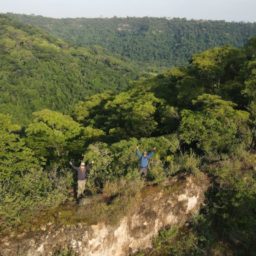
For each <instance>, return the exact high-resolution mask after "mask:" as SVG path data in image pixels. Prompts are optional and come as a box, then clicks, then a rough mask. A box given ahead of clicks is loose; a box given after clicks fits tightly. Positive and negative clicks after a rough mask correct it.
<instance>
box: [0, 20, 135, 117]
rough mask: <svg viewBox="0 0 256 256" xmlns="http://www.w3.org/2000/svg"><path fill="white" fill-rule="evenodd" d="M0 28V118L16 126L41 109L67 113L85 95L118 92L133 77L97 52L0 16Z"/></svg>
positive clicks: (114, 59)
mask: <svg viewBox="0 0 256 256" xmlns="http://www.w3.org/2000/svg"><path fill="white" fill-rule="evenodd" d="M0 26H1V30H0V112H3V113H10V114H12V115H13V116H14V117H15V118H16V119H18V120H19V121H22V122H24V121H25V120H26V119H27V118H28V116H29V115H30V114H31V113H32V112H33V111H36V110H39V109H41V108H45V107H47V108H51V109H55V110H59V111H63V112H67V111H68V110H69V109H70V107H72V106H73V104H74V103H75V102H77V100H79V99H82V98H84V96H85V95H91V94H93V93H95V92H100V91H103V90H106V89H112V90H121V89H123V88H126V87H127V86H128V84H129V81H130V80H131V79H134V78H136V77H137V75H136V71H135V68H134V67H133V66H132V64H129V63H127V62H125V61H124V60H122V59H120V58H119V57H115V56H113V55H108V54H107V53H106V52H105V51H104V50H103V49H101V48H100V47H93V48H90V49H89V48H73V47H71V46H70V45H68V44H67V43H65V42H63V41H62V40H59V39H56V38H54V37H52V36H50V35H48V34H47V33H46V32H42V31H40V30H38V29H36V28H34V27H31V26H28V25H22V24H20V23H18V22H14V21H12V20H11V19H9V18H7V17H6V16H4V15H1V16H0Z"/></svg>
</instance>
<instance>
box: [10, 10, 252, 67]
mask: <svg viewBox="0 0 256 256" xmlns="http://www.w3.org/2000/svg"><path fill="white" fill-rule="evenodd" d="M9 15H10V14H9ZM10 16H11V17H14V18H15V19H17V20H20V21H22V22H25V23H28V24H32V25H36V26H39V27H41V28H43V29H45V30H46V31H48V32H50V33H51V34H53V35H55V36H58V37H60V38H63V39H65V40H67V41H69V42H71V43H73V44H76V45H80V46H88V45H89V46H94V45H101V46H102V47H104V48H106V49H108V50H109V51H111V52H112V53H117V54H120V55H122V56H125V57H127V58H130V59H131V60H135V61H137V62H142V63H143V66H144V67H145V66H146V65H147V64H150V65H154V66H159V65H161V66H167V67H168V66H172V65H184V64H185V63H186V62H187V60H188V59H189V58H191V56H192V55H193V54H194V53H198V52H200V51H203V50H206V49H209V48H212V47H215V46H221V45H227V44H228V45H234V46H241V45H243V44H244V43H245V42H246V41H247V40H248V38H249V37H251V36H254V35H255V34H256V25H255V23H251V24H250V23H235V22H232V23H230V22H225V21H203V20H186V19H177V18H174V19H165V18H150V17H144V18H134V17H133V18H132V17H127V18H117V17H114V18H110V19H109V18H107V19H98V18H95V19H88V18H79V19H52V18H45V17H42V16H28V15H10Z"/></svg>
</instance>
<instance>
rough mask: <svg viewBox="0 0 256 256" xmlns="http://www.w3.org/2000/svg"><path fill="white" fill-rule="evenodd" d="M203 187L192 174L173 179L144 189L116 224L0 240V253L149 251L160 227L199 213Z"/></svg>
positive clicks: (92, 255) (51, 228)
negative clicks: (66, 249)
mask: <svg viewBox="0 0 256 256" xmlns="http://www.w3.org/2000/svg"><path fill="white" fill-rule="evenodd" d="M207 187H208V180H207V178H206V177H200V179H199V178H198V177H194V176H189V177H184V178H182V179H181V180H180V179H177V178H176V179H173V180H172V181H170V182H169V183H168V184H166V185H165V186H164V187H161V188H159V187H157V188H154V187H147V188H145V189H143V191H142V192H141V201H140V202H139V203H138V204H136V203H135V204H134V207H133V208H134V209H132V210H131V211H129V213H128V212H127V215H126V216H123V217H122V218H120V220H119V221H118V223H116V224H113V225H110V224H106V223H104V222H100V223H98V224H96V225H88V224H86V223H82V222H80V223H77V224H70V225H61V226H59V225H55V224H52V225H48V226H47V225H46V226H45V227H44V228H42V229H41V231H40V232H38V231H37V232H34V233H29V234H24V235H22V237H20V238H18V237H14V238H11V237H8V236H6V237H5V238H4V239H2V241H1V242H0V248H1V253H0V255H1V256H13V255H15V256H16V255H29V256H39V255H40V256H43V255H47V256H49V255H54V252H56V251H57V250H60V249H62V248H69V249H70V250H72V251H74V252H75V253H77V254H78V255H82V256H83V255H84V256H122V255H129V254H130V253H133V252H136V251H137V250H142V249H146V248H150V247H151V246H152V239H153V237H155V236H156V235H157V234H158V232H159V230H161V229H162V228H164V227H166V226H171V225H182V224H184V223H185V222H186V221H187V220H188V219H189V218H190V217H191V216H192V215H194V214H196V213H198V211H199V209H200V207H201V205H202V203H203V201H204V193H205V191H206V190H207ZM81 207H89V206H88V205H86V206H81Z"/></svg>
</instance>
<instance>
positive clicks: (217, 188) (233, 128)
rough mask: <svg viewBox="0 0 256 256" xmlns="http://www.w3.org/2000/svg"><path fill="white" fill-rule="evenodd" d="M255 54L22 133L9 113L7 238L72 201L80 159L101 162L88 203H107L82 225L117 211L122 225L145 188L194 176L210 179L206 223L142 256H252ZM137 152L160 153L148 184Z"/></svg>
mask: <svg viewBox="0 0 256 256" xmlns="http://www.w3.org/2000/svg"><path fill="white" fill-rule="evenodd" d="M24 44H26V41H25V43H24ZM48 47H49V46H48ZM40 49H41V48H40ZM42 49H44V48H42ZM41 52H43V53H44V51H43V50H41ZM255 53H256V38H254V39H251V40H250V41H249V42H248V43H247V44H246V46H245V47H243V48H241V49H240V48H234V47H232V46H225V47H218V48H213V49H210V50H207V51H205V52H202V53H198V54H195V55H194V56H193V57H192V59H191V62H190V63H188V64H187V65H186V66H183V67H177V68H172V69H170V70H169V71H168V72H166V73H163V74H159V75H158V76H156V77H154V78H151V79H147V80H143V79H141V80H140V81H138V82H137V83H136V84H135V85H134V86H133V87H132V88H130V89H129V90H127V91H123V92H120V93H114V92H103V93H99V94H95V95H92V96H90V97H87V98H86V99H85V100H84V101H81V102H79V103H78V104H76V106H75V107H74V108H73V111H72V114H71V115H70V116H69V115H63V114H62V113H60V112H56V111H53V110H49V109H44V110H41V111H38V112H36V113H34V116H33V119H31V120H30V122H29V124H28V125H27V126H26V127H25V128H24V129H21V127H20V126H19V125H17V124H16V122H13V121H12V120H11V118H10V117H9V116H5V115H2V114H1V116H0V137H1V140H0V193H1V197H0V224H1V225H0V228H1V229H0V231H1V232H8V229H10V228H13V227H17V226H19V227H20V229H19V230H22V228H31V227H30V225H31V224H29V223H31V222H30V221H31V219H33V218H34V219H38V216H40V213H42V212H44V211H46V210H47V209H52V207H53V208H54V207H56V206H58V205H59V204H61V203H63V202H67V201H68V200H72V194H70V190H72V185H74V179H73V174H72V171H71V169H70V167H69V161H70V159H73V160H74V162H75V163H78V162H79V161H80V160H81V158H82V159H83V160H84V161H92V160H94V164H93V167H92V169H91V171H90V174H89V178H88V180H87V183H86V187H87V190H88V191H89V193H88V195H104V196H105V198H108V199H109V201H105V202H101V203H99V204H96V205H94V207H95V208H92V210H93V209H95V212H94V213H92V214H91V215H90V216H86V219H85V220H82V219H81V218H80V219H79V218H77V219H75V221H76V222H80V221H85V222H86V221H89V222H90V221H92V219H93V221H95V220H96V221H97V218H98V219H100V218H101V217H102V216H103V215H104V216H110V215H108V214H109V212H110V213H111V218H113V216H114V218H121V217H122V214H123V213H124V212H127V211H128V210H129V207H130V208H131V207H133V200H136V194H137V192H138V191H139V190H140V189H141V188H142V187H143V186H144V185H145V184H148V183H149V184H154V185H157V184H158V185H161V184H162V183H164V182H165V181H166V180H168V179H169V178H170V177H181V178H182V176H186V175H188V174H192V175H194V176H195V177H197V180H198V181H200V176H201V175H202V172H203V173H204V174H206V175H207V176H208V177H209V179H210V181H211V186H210V189H209V191H208V193H207V195H206V196H207V200H206V202H205V205H204V207H203V209H202V211H201V213H200V215H199V216H196V217H194V218H192V219H191V222H190V223H187V225H186V226H185V227H181V228H180V227H172V228H171V229H167V230H163V231H162V232H161V233H160V235H159V237H158V238H156V239H155V241H154V248H153V249H152V251H151V252H145V253H144V252H140V253H139V254H138V255H149V253H150V255H154V256H156V255H159V256H160V255H161V256H163V255H254V254H255V250H256V247H255V246H256V245H255V237H256V234H255V230H256V219H255V211H256V199H255V198H256V168H255V166H256V155H255V139H256V133H255V115H256V94H255V92H256V90H255V85H256V54H255ZM68 74H69V75H71V73H68ZM81 94H82V93H81ZM82 96H87V95H86V94H85V95H82ZM54 97H57V96H56V95H54ZM137 145H139V146H140V149H141V150H143V149H145V150H151V149H152V148H153V147H156V148H157V151H156V152H157V153H156V155H155V156H154V157H153V158H152V160H151V163H150V171H149V174H148V176H147V178H146V181H145V180H142V179H141V177H140V176H139V174H138V159H137V157H136V155H135V150H136V146H137ZM81 156H82V157H81ZM170 189H174V190H175V186H174V187H172V188H170ZM52 211H53V210H52ZM64 214H65V213H64ZM35 216H36V217H35ZM149 216H150V215H149ZM57 218H58V217H57ZM109 218H110V217H109ZM33 223H34V222H33ZM90 223H91V222H90ZM93 223H94V222H93ZM67 224H68V223H67ZM35 226H36V224H33V228H35ZM71 255H72V254H71Z"/></svg>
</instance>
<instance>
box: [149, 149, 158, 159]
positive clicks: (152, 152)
mask: <svg viewBox="0 0 256 256" xmlns="http://www.w3.org/2000/svg"><path fill="white" fill-rule="evenodd" d="M155 152H156V148H153V150H152V151H151V152H150V153H149V154H148V159H150V158H151V157H153V156H154V154H155Z"/></svg>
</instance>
